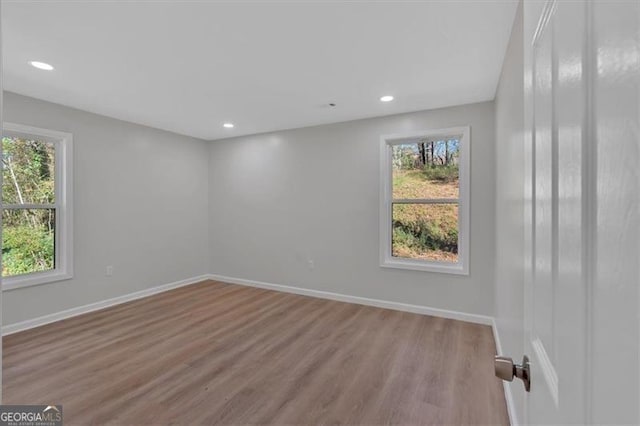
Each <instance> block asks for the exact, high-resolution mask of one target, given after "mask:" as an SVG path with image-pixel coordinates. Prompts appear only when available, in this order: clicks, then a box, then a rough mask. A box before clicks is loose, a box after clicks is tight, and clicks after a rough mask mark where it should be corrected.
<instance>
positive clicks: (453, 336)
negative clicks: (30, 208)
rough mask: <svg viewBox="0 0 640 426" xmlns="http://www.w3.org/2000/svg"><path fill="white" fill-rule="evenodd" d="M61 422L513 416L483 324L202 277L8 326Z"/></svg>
mask: <svg viewBox="0 0 640 426" xmlns="http://www.w3.org/2000/svg"><path fill="white" fill-rule="evenodd" d="M3 341H4V354H3V360H4V384H3V393H4V394H3V396H4V403H5V404H62V405H63V412H64V418H65V424H66V425H71V424H78V425H80V424H83V425H84V424H114V425H115V424H154V425H155V424H158V425H161V424H184V425H199V424H354V425H355V424H367V425H374V424H416V425H417V424H508V416H507V411H506V405H505V401H504V395H503V392H502V384H501V383H500V381H498V380H497V379H496V378H494V377H493V356H494V354H495V344H494V341H493V337H492V333H491V329H490V327H488V326H483V325H477V324H471V323H466V322H461V321H454V320H447V319H442V318H435V317H430V316H423V315H416V314H410V313H405V312H397V311H392V310H386V309H379V308H373V307H366V306H360V305H354V304H348V303H341V302H334V301H328V300H322V299H316V298H311V297H305V296H298V295H293V294H286V293H278V292H274V291H268V290H262V289H256V288H249V287H242V286H237V285H231V284H224V283H219V282H215V281H206V282H203V283H199V284H194V285H191V286H187V287H182V288H179V289H176V290H173V291H170V292H166V293H162V294H158V295H155V296H151V297H148V298H145V299H141V300H137V301H133V302H129V303H126V304H123V305H118V306H115V307H112V308H108V309H105V310H102V311H98V312H93V313H89V314H86V315H82V316H79V317H75V318H71V319H68V320H64V321H60V322H56V323H53V324H50V325H46V326H43V327H39V328H36V329H32V330H28V331H24V332H21V333H17V334H13V335H10V336H6V337H4V340H3Z"/></svg>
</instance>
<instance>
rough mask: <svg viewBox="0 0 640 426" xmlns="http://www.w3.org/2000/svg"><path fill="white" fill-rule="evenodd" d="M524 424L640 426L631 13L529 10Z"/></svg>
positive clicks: (639, 23) (634, 8)
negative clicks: (527, 363)
mask: <svg viewBox="0 0 640 426" xmlns="http://www.w3.org/2000/svg"><path fill="white" fill-rule="evenodd" d="M524 57H525V79H524V80H525V117H524V118H525V160H526V161H525V256H526V264H525V336H526V339H525V353H527V354H529V355H530V358H531V375H532V376H531V377H532V380H531V392H530V393H529V394H528V395H527V398H526V404H525V405H526V407H525V409H526V413H525V416H524V418H525V420H526V421H527V422H528V423H531V424H541V423H552V424H566V423H592V422H594V423H604V424H612V423H616V424H618V423H624V424H638V423H639V422H640V408H639V405H638V401H639V400H640V322H639V318H640V315H639V314H640V290H639V288H638V287H639V285H640V171H639V170H640V166H639V165H640V138H639V132H640V2H638V1H626V0H609V1H600V0H593V1H586V0H582V1H544V2H540V1H533V0H532V1H525V2H524Z"/></svg>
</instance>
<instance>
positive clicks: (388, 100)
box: [380, 95, 393, 102]
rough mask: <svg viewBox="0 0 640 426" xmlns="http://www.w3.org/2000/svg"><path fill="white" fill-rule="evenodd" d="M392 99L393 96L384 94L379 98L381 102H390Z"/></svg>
mask: <svg viewBox="0 0 640 426" xmlns="http://www.w3.org/2000/svg"><path fill="white" fill-rule="evenodd" d="M392 100H393V96H391V95H385V96H382V97H381V98H380V101H381V102H391V101H392Z"/></svg>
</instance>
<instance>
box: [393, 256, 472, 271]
mask: <svg viewBox="0 0 640 426" xmlns="http://www.w3.org/2000/svg"><path fill="white" fill-rule="evenodd" d="M380 267H382V268H393V269H408V270H412V271H424V272H437V273H441V274H454V275H469V270H468V268H467V267H466V265H463V264H461V263H450V264H447V263H443V262H426V261H419V260H408V259H406V260H405V259H398V258H392V259H385V260H383V261H382V262H381V263H380Z"/></svg>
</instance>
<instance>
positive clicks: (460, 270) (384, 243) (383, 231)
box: [380, 126, 471, 275]
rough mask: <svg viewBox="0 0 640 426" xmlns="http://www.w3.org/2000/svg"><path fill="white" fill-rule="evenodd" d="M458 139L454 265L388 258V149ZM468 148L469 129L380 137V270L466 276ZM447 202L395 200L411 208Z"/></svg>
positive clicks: (390, 189) (390, 181) (390, 231)
mask: <svg viewBox="0 0 640 426" xmlns="http://www.w3.org/2000/svg"><path fill="white" fill-rule="evenodd" d="M451 137H459V140H460V159H459V166H460V178H459V186H460V194H459V196H458V202H457V204H458V261H457V262H455V263H454V262H442V261H429V260H421V259H404V258H399V257H394V256H393V255H392V247H391V245H392V234H393V229H392V209H393V199H392V197H393V170H392V152H391V151H392V147H393V146H394V145H400V144H403V143H412V142H415V140H416V139H425V138H428V139H431V140H433V139H436V140H437V139H440V138H442V139H445V138H451ZM470 146H471V130H470V127H469V126H460V127H451V128H446V129H436V130H425V131H421V132H414V133H405V134H395V135H383V136H381V137H380V266H381V267H383V268H398V269H411V270H416V271H428V272H441V273H448V274H458V275H469V200H470V196H469V190H470V182H469V176H470V171H471V170H470V149H471V148H470ZM451 201H452V200H450V199H418V200H396V202H403V203H415V204H440V203H450V202H451Z"/></svg>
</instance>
